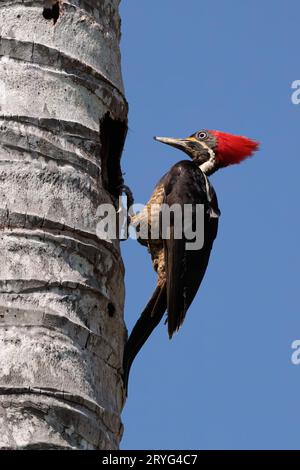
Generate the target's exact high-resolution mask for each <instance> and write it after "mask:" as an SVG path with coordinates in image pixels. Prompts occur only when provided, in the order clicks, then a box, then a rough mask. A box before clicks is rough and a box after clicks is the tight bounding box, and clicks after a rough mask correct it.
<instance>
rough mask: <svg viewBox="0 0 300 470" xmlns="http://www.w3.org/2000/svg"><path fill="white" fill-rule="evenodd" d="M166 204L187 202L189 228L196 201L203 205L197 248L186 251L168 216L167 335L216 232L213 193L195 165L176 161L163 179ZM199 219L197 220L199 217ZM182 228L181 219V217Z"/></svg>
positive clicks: (194, 287)
mask: <svg viewBox="0 0 300 470" xmlns="http://www.w3.org/2000/svg"><path fill="white" fill-rule="evenodd" d="M163 184H164V189H165V197H164V203H165V204H166V205H168V206H172V205H173V204H178V205H179V206H180V207H181V209H182V213H183V214H184V212H183V210H184V205H185V204H190V205H191V206H190V207H191V213H192V217H191V219H192V224H193V230H195V228H196V204H203V206H204V244H203V245H202V248H201V249H197V250H187V249H186V243H187V242H190V243H192V242H193V240H187V239H186V238H185V235H184V230H182V236H181V239H178V232H177V233H176V227H175V222H176V217H171V222H170V239H165V240H164V250H165V262H166V274H167V310H168V332H169V336H170V338H171V337H172V335H173V333H174V332H175V331H176V330H178V329H179V327H180V326H181V324H182V322H183V320H184V318H185V315H186V312H187V310H188V308H189V306H190V305H191V303H192V301H193V299H194V297H195V295H196V293H197V291H198V289H199V286H200V284H201V281H202V279H203V277H204V274H205V271H206V268H207V265H208V261H209V257H210V252H211V249H212V245H213V242H214V239H215V238H216V236H217V231H218V215H219V209H218V203H217V198H216V195H215V192H214V190H213V188H212V187H211V185H210V184H209V182H208V180H207V179H206V177H205V176H204V175H203V173H202V172H201V170H200V169H199V167H198V166H197V165H196V164H195V163H194V162H190V161H187V160H184V161H182V162H179V163H177V164H176V165H174V166H173V168H172V169H171V170H170V172H169V173H168V174H167V175H166V176H165V178H164V179H163ZM200 220H201V219H200ZM181 222H182V227H184V223H185V222H184V220H183V218H182V221H181Z"/></svg>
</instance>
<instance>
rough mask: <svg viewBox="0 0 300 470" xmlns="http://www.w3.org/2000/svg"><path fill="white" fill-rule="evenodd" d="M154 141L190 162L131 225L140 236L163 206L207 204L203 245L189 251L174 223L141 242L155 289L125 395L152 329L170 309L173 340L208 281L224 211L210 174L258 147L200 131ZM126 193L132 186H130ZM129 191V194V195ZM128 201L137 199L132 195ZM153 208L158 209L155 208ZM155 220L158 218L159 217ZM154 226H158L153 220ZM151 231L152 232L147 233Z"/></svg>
mask: <svg viewBox="0 0 300 470" xmlns="http://www.w3.org/2000/svg"><path fill="white" fill-rule="evenodd" d="M154 139H155V140H156V141H158V142H161V143H164V144H167V145H170V146H172V147H175V148H176V149H180V150H182V151H183V152H185V153H186V154H187V155H188V156H189V157H190V158H191V160H182V161H180V162H178V163H176V164H175V165H174V166H173V167H172V168H171V169H170V171H169V172H168V173H166V174H165V175H164V176H163V177H162V178H161V180H160V181H159V182H158V184H157V185H156V187H155V189H154V192H153V194H152V196H151V197H150V200H149V201H148V203H147V204H146V206H145V208H144V209H143V210H142V211H141V212H140V213H138V214H137V215H132V217H131V224H132V225H133V226H134V227H136V228H138V229H139V230H138V231H139V232H140V233H141V232H142V230H141V229H142V228H144V229H145V227H146V228H148V229H151V225H152V224H153V223H154V214H155V215H157V214H156V212H157V211H159V210H160V208H161V207H162V204H166V205H167V206H172V205H173V204H179V205H180V206H181V207H182V208H183V207H184V205H186V204H190V205H192V208H193V211H192V212H193V223H194V222H195V220H194V219H195V210H194V209H195V207H196V205H197V204H202V205H203V206H204V244H203V246H202V248H201V249H198V250H192V251H191V250H187V249H186V242H187V240H186V238H185V234H184V233H182V237H181V238H180V239H178V238H176V237H175V236H174V232H175V227H174V219H173V220H171V219H170V227H169V238H168V237H166V238H163V237H162V236H160V237H159V238H157V239H151V237H150V236H149V237H148V238H146V239H145V238H141V237H140V238H138V241H139V242H140V243H141V244H142V245H145V246H146V247H148V250H149V252H150V254H151V257H152V263H153V267H154V269H155V271H156V272H157V285H156V289H155V291H154V293H153V295H152V297H151V298H150V300H149V302H148V304H147V305H146V307H145V309H144V311H143V312H142V314H141V316H140V318H139V319H138V321H137V322H136V324H135V326H134V328H133V330H132V332H131V334H130V337H129V339H128V341H127V343H126V346H125V350H124V359H123V380H124V388H125V390H126V393H127V387H128V377H129V371H130V367H131V365H132V362H133V361H134V359H135V357H136V355H137V354H138V352H139V350H140V349H141V348H142V346H143V345H144V343H145V342H146V340H147V339H148V337H149V336H150V334H151V333H152V331H153V330H154V328H155V327H156V326H157V325H158V324H159V322H160V321H161V319H162V317H163V315H164V313H165V312H166V311H167V320H166V323H167V325H168V333H169V337H170V338H172V336H173V334H174V332H176V331H177V330H178V329H179V328H180V326H181V325H182V323H183V321H184V318H185V315H186V313H187V310H188V308H189V307H190V305H191V303H192V301H193V299H194V297H195V295H196V293H197V291H198V289H199V286H200V284H201V281H202V279H203V277H204V274H205V271H206V268H207V265H208V262H209V257H210V253H211V249H212V246H213V243H214V240H215V238H216V236H217V232H218V221H219V216H220V211H219V207H218V200H217V196H216V193H215V190H214V188H213V186H212V185H211V183H210V181H209V179H208V176H210V175H212V174H213V173H214V172H216V171H217V170H218V169H220V168H224V167H226V166H228V165H232V164H236V163H240V162H242V161H243V160H244V159H245V158H247V157H249V156H251V155H252V154H253V153H254V152H255V151H256V150H258V148H259V143H258V142H256V141H254V140H251V139H248V138H247V137H243V136H236V135H232V134H228V133H225V132H220V131H214V130H206V129H202V130H200V131H198V132H196V133H194V134H192V135H191V136H190V137H187V138H184V139H177V138H167V137H155V138H154ZM127 189H128V188H127ZM127 192H128V191H127ZM130 200H131V202H132V200H133V198H132V195H131V194H130ZM153 208H156V212H155V210H153ZM155 221H157V217H155ZM155 223H156V222H155ZM148 233H151V230H148Z"/></svg>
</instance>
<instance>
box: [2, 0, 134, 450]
mask: <svg viewBox="0 0 300 470" xmlns="http://www.w3.org/2000/svg"><path fill="white" fill-rule="evenodd" d="M49 2H50V3H51V5H50V7H49ZM53 5H54V7H55V9H54V7H53ZM118 6H119V0H68V1H62V0H61V1H60V2H59V3H57V2H56V1H55V0H54V1H53V0H47V2H46V1H42V0H1V2H0V36H1V38H0V135H1V138H0V266H1V271H0V326H1V328H0V448H2V449H24V448H25V449H29V448H36V449H39V448H42V449H46V448H48V449H49V448H53V449H55V448H60V449H69V448H74V449H116V448H118V445H119V441H120V438H121V435H122V424H121V421H120V412H121V409H122V406H123V400H124V397H123V389H122V381H121V378H120V370H121V363H122V354H123V347H124V339H125V326H124V322H123V297H124V286H123V274H124V270H123V264H122V260H121V257H120V251H119V244H118V242H114V243H112V244H110V243H108V242H106V241H101V240H99V239H98V238H97V236H96V225H97V217H96V211H97V207H98V206H99V205H100V204H101V203H109V202H111V201H115V199H116V198H117V196H118V194H119V188H118V187H119V185H120V184H121V183H122V176H121V171H120V156H121V152H122V147H123V144H124V139H125V135H126V122H127V104H126V100H125V98H124V93H123V84H122V78H121V70H120V53H119V39H120V20H119V13H118ZM45 8H47V11H46V10H45ZM52 8H53V12H54V13H55V12H56V13H55V14H57V12H58V17H56V18H55V14H53V15H52ZM49 11H50V15H49ZM49 16H50V17H49Z"/></svg>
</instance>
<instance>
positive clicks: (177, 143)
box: [154, 137, 189, 151]
mask: <svg viewBox="0 0 300 470" xmlns="http://www.w3.org/2000/svg"><path fill="white" fill-rule="evenodd" d="M154 140H156V141H157V142H161V143H162V144H166V145H171V147H175V148H177V149H179V150H183V151H186V150H187V148H188V144H189V139H188V138H187V139H174V138H173V137H154Z"/></svg>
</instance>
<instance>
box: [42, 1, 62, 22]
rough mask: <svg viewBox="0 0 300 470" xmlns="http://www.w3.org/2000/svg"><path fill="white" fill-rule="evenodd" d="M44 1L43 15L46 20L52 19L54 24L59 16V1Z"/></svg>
mask: <svg viewBox="0 0 300 470" xmlns="http://www.w3.org/2000/svg"><path fill="white" fill-rule="evenodd" d="M44 3H45V7H44V9H43V17H44V18H45V19H46V20H53V23H54V24H55V23H56V22H57V20H58V18H59V2H56V3H54V5H51V1H49V0H46V1H45V2H44Z"/></svg>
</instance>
